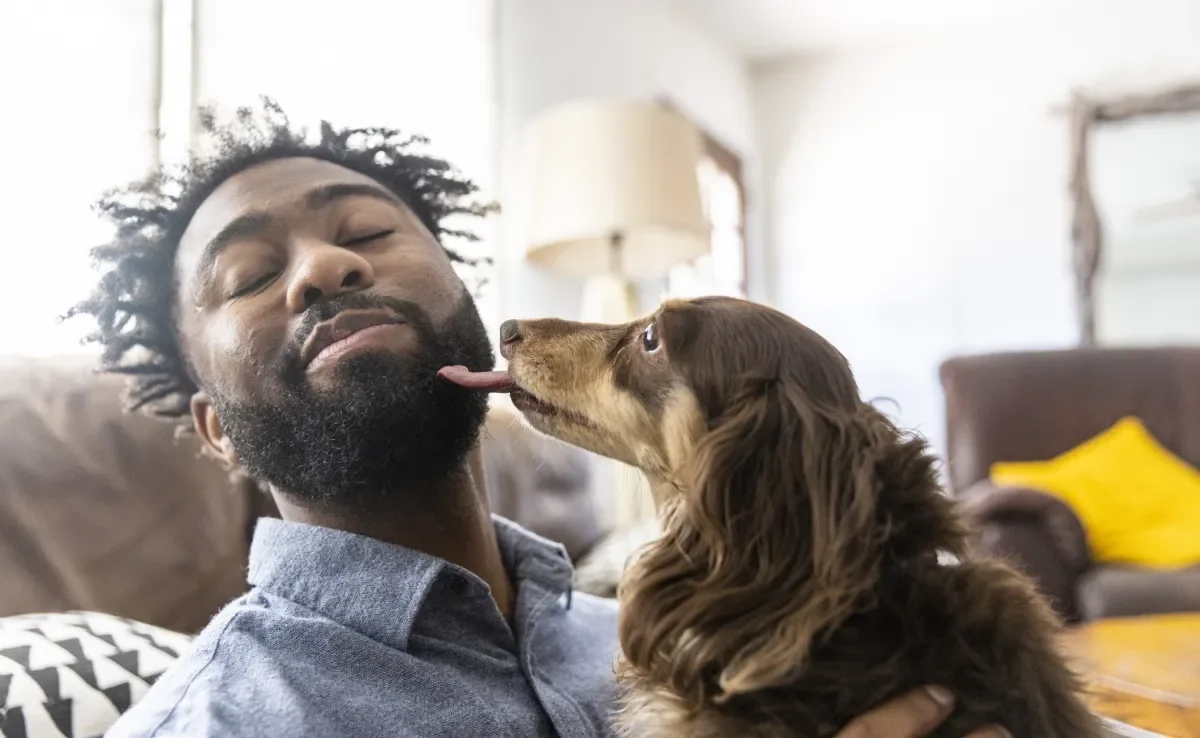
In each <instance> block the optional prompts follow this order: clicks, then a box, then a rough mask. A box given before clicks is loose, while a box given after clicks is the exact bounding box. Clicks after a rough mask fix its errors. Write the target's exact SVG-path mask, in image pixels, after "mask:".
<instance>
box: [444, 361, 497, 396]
mask: <svg viewBox="0 0 1200 738" xmlns="http://www.w3.org/2000/svg"><path fill="white" fill-rule="evenodd" d="M438 376H439V377H441V378H442V379H445V380H446V381H448V382H454V383H455V384H457V385H458V386H459V387H466V388H467V389H472V390H476V391H478V392H511V391H512V389H513V383H512V379H511V378H509V376H508V372H473V371H471V370H470V369H468V368H466V367H465V366H444V367H442V368H441V369H440V370H439V371H438Z"/></svg>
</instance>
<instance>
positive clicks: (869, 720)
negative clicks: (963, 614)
mask: <svg viewBox="0 0 1200 738" xmlns="http://www.w3.org/2000/svg"><path fill="white" fill-rule="evenodd" d="M953 710H954V695H953V694H951V693H950V691H949V690H948V689H945V688H944V687H925V688H923V689H915V690H913V691H912V692H909V693H908V694H905V695H902V696H900V697H897V698H896V699H894V700H892V701H891V702H887V703H884V704H883V705H880V706H879V707H877V708H875V709H874V710H872V711H871V712H869V713H867V714H866V715H863V716H861V717H859V718H858V719H857V720H855V721H854V722H852V723H850V724H849V725H847V726H846V727H845V729H844V730H842V732H841V733H838V734H837V736H836V738H921V736H924V735H927V734H928V733H930V732H931V731H932V730H934V729H935V728H937V727H938V726H939V725H941V724H942V722H943V721H944V720H945V719H946V718H948V717H949V716H950V713H951V711H953ZM964 738H1012V736H1011V735H1010V734H1009V732H1008V731H1007V730H1005V729H1004V728H1000V727H994V726H993V727H987V728H980V729H979V730H977V731H975V732H974V733H971V735H969V736H964Z"/></svg>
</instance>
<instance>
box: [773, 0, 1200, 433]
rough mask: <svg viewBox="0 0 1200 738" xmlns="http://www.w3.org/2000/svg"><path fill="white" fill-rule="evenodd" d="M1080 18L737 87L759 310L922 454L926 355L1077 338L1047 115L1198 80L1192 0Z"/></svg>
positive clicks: (1057, 135)
mask: <svg viewBox="0 0 1200 738" xmlns="http://www.w3.org/2000/svg"><path fill="white" fill-rule="evenodd" d="M1139 6H1140V7H1139ZM1094 8H1095V12H1094V13H1093V14H1092V15H1089V16H1086V17H1079V16H1074V17H1073V16H1069V15H1066V14H1054V13H1051V12H1047V13H1046V14H1045V15H1044V16H1041V17H1032V18H1025V19H1024V22H1022V23H1021V24H1019V25H1017V24H1011V23H1010V24H1003V23H997V24H993V25H991V26H990V27H984V28H980V29H978V30H976V31H972V32H970V33H955V34H948V33H947V34H941V35H936V34H935V35H932V36H927V37H922V38H918V39H912V40H910V41H907V42H905V43H896V44H893V45H887V46H884V45H880V46H875V47H873V48H867V49H857V50H843V51H837V52H832V53H826V54H821V55H816V56H809V57H802V58H793V59H785V60H778V61H774V62H771V63H769V64H764V65H762V66H760V67H758V68H756V70H755V73H754V98H755V118H756V121H757V123H758V129H757V130H758V134H759V150H760V154H761V159H762V161H763V162H764V169H763V177H764V182H765V183H766V185H765V187H766V190H765V191H766V195H767V208H768V212H769V217H768V222H767V239H768V244H769V247H768V248H769V254H770V264H769V268H770V269H771V270H772V273H773V274H774V275H775V278H774V282H773V285H772V287H773V293H772V294H773V295H774V297H775V298H776V300H777V302H778V304H779V305H780V306H781V307H782V308H783V309H785V310H786V311H788V312H789V313H791V314H792V315H794V316H796V317H798V318H799V319H801V320H803V321H805V322H807V323H809V324H810V325H812V326H813V327H814V328H815V329H817V330H818V331H820V332H822V333H823V334H824V335H826V336H827V337H828V338H829V339H830V340H832V341H833V342H834V343H835V344H837V345H838V346H839V348H841V349H842V350H843V351H844V352H845V353H846V355H847V356H848V358H849V359H850V361H851V363H852V364H853V366H854V369H855V371H856V373H857V375H858V377H859V380H860V384H861V387H862V390H863V392H864V394H865V395H867V396H871V397H878V396H884V397H890V398H892V399H894V400H895V401H896V403H897V405H898V407H897V406H893V405H885V406H884V407H885V408H887V409H889V410H893V409H894V410H896V412H897V414H898V416H899V418H900V420H901V421H902V423H903V424H904V425H907V426H910V427H915V428H917V429H918V430H919V431H921V432H922V433H924V434H925V435H927V436H928V437H929V438H930V440H931V441H932V442H933V443H934V444H935V446H937V447H938V448H940V447H941V446H942V443H943V437H944V429H943V409H942V396H941V389H940V385H939V383H938V379H937V366H938V363H939V362H940V361H941V360H942V359H943V358H945V357H947V356H949V355H951V354H957V353H963V352H982V351H991V350H1001V349H1013V348H1049V347H1061V346H1068V345H1072V344H1073V343H1074V342H1075V341H1076V340H1077V331H1076V323H1075V315H1074V310H1073V305H1072V297H1071V295H1072V292H1071V282H1070V271H1069V257H1068V251H1067V248H1068V246H1067V244H1068V241H1067V237H1068V211H1067V202H1066V195H1065V191H1066V181H1067V179H1066V177H1067V171H1066V170H1067V135H1066V125H1065V122H1064V121H1063V120H1062V119H1061V118H1057V117H1054V116H1052V115H1051V114H1050V112H1049V109H1050V107H1051V106H1052V105H1054V104H1057V103H1060V102H1062V101H1064V100H1065V99H1066V97H1067V95H1068V94H1069V91H1070V90H1071V89H1072V88H1073V87H1075V86H1076V85H1093V84H1099V85H1124V84H1130V85H1144V84H1147V83H1150V82H1156V81H1164V80H1165V81H1171V80H1176V79H1178V75H1179V74H1181V73H1183V72H1186V71H1189V70H1190V71H1191V72H1193V73H1200V44H1197V40H1198V38H1197V29H1198V26H1197V22H1196V20H1197V17H1196V11H1195V3H1194V2H1186V1H1185V0H1161V1H1160V2H1153V3H1144V4H1142V3H1132V2H1123V1H1122V2H1110V1H1107V0H1106V1H1105V2H1097V3H1094Z"/></svg>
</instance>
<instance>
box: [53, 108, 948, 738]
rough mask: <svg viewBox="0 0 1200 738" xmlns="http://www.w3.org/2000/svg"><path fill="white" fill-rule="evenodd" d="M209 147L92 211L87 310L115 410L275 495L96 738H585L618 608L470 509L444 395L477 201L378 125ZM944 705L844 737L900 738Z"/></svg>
mask: <svg viewBox="0 0 1200 738" xmlns="http://www.w3.org/2000/svg"><path fill="white" fill-rule="evenodd" d="M204 123H205V133H206V135H207V136H208V137H209V138H210V139H211V141H212V142H213V144H214V145H215V151H214V153H213V154H212V155H211V156H209V157H207V158H202V159H196V160H194V161H193V162H192V164H191V165H190V166H189V167H188V168H186V169H185V170H184V171H183V172H181V173H178V174H175V175H172V176H156V177H154V178H152V179H150V180H147V181H146V182H143V183H141V184H138V185H135V186H133V187H132V188H131V189H130V190H128V191H126V192H123V193H117V194H114V195H111V196H109V197H108V198H106V199H105V201H104V202H103V203H102V204H101V209H102V211H103V212H104V213H106V214H107V215H108V216H109V217H110V218H111V219H112V220H113V221H114V223H115V224H116V226H117V235H116V237H115V240H114V241H113V242H112V243H111V244H108V245H105V246H102V247H100V248H99V249H97V250H96V252H95V256H96V257H97V258H98V260H99V261H100V262H101V263H102V264H105V265H106V268H107V271H106V273H105V274H104V276H103V278H102V280H101V283H100V287H99V289H98V290H97V291H96V293H95V294H94V295H93V297H92V298H91V299H90V300H88V301H87V302H85V303H83V304H82V305H80V306H79V307H78V308H77V309H76V310H75V311H74V312H75V313H77V314H89V315H91V316H93V317H94V318H95V319H96V321H97V323H98V325H99V330H98V331H97V333H96V336H95V337H96V340H98V341H99V342H100V344H101V345H102V347H103V349H104V353H103V363H104V367H105V368H106V369H107V370H109V371H115V372H122V373H125V374H127V375H130V376H131V377H132V383H131V387H130V399H131V400H132V405H133V406H134V407H141V408H145V409H148V410H150V411H152V412H155V413H157V414H158V415H160V416H163V417H165V418H169V419H172V420H175V421H177V422H179V423H181V424H182V425H183V426H185V427H189V428H192V429H194V430H195V432H196V433H198V434H199V436H200V438H201V440H202V441H203V444H204V447H205V448H206V449H208V450H209V451H210V452H211V453H212V454H214V455H215V456H216V457H218V458H219V459H221V460H222V461H224V462H225V463H226V464H228V465H229V466H230V467H232V468H237V469H239V470H242V471H244V472H245V473H248V474H250V475H252V476H253V477H254V478H255V479H257V480H259V481H260V482H262V483H263V484H264V485H266V486H267V487H268V488H269V489H270V492H271V494H272V495H273V496H274V498H275V500H276V502H277V503H278V506H279V509H280V512H281V515H282V520H281V521H276V520H264V521H262V522H261V523H260V524H259V526H258V529H257V530H256V532H255V538H254V542H253V546H252V550H251V555H250V571H249V580H250V583H251V585H252V589H251V591H250V592H249V593H248V594H247V595H245V596H244V597H242V598H240V599H238V600H237V601H235V602H234V603H232V604H231V605H229V606H228V607H227V608H225V610H224V611H222V612H221V613H220V614H219V615H218V616H217V617H216V618H214V620H213V622H212V623H211V624H210V625H209V626H208V627H207V628H206V629H205V630H204V631H203V632H202V633H201V634H200V635H199V637H198V638H197V640H196V643H195V648H194V650H193V651H192V652H191V653H190V654H188V655H187V656H185V657H184V658H183V659H182V660H181V661H180V663H178V664H177V665H176V666H175V668H173V669H172V670H171V671H169V672H168V673H167V674H166V675H164V676H163V677H162V678H161V679H160V680H159V681H158V683H156V684H155V685H154V687H153V688H152V689H151V691H150V692H149V693H148V694H147V695H146V696H145V697H144V698H143V699H142V700H141V701H140V702H139V703H138V704H136V705H135V706H134V707H133V709H132V710H131V711H130V712H129V713H128V714H127V715H126V716H125V717H124V718H122V719H121V720H120V721H119V723H118V724H117V726H116V727H114V728H113V730H112V731H111V732H110V734H109V735H111V736H158V737H160V738H163V737H166V736H234V737H236V736H289V737H297V738H298V737H300V736H321V737H325V736H362V737H364V738H365V737H370V736H381V737H382V736H390V737H394V736H413V737H414V738H430V737H433V736H456V737H458V738H467V737H470V736H481V737H483V736H487V737H492V736H550V735H562V736H599V735H606V734H608V733H609V731H610V727H609V715H610V712H611V710H612V708H613V704H614V693H615V689H614V679H613V666H614V661H615V658H616V655H617V650H618V646H617V642H616V628H615V619H616V610H615V605H614V604H613V603H611V602H609V601H605V600H601V599H598V598H593V597H589V596H586V595H583V594H572V592H571V566H570V564H569V562H568V561H567V558H566V555H565V553H564V551H563V549H562V547H561V546H557V545H554V544H551V543H549V542H547V541H545V540H542V539H540V538H537V537H535V536H533V535H531V534H529V533H527V532H525V531H523V530H521V529H519V528H518V527H516V526H515V525H512V524H510V523H507V522H505V521H501V520H494V519H493V518H492V517H491V516H490V515H489V511H488V508H487V503H486V496H485V494H484V490H483V487H482V485H483V479H482V475H481V474H480V464H479V462H478V457H477V455H476V454H475V453H474V451H475V447H476V443H477V440H478V436H479V433H480V429H481V426H482V423H483V420H484V417H485V413H486V411H487V400H486V397H485V396H482V395H479V394H475V393H471V392H469V391H466V390H463V389H461V388H458V387H455V386H453V385H451V384H449V383H446V382H443V381H441V380H438V379H437V378H436V374H437V371H438V370H439V369H440V368H441V367H444V366H451V365H465V366H467V367H468V368H470V369H473V370H486V369H490V368H491V367H492V363H493V355H492V350H491V344H490V342H489V340H488V337H487V335H486V333H485V331H484V327H483V325H482V323H481V321H480V318H479V315H478V313H477V312H476V310H475V306H474V304H473V302H472V300H471V296H470V294H469V292H468V291H467V289H466V287H465V286H464V284H463V282H462V281H461V280H460V279H459V277H458V276H457V275H456V273H455V271H454V269H453V263H454V262H465V261H466V260H464V259H462V258H460V257H459V256H458V255H456V254H455V253H454V252H452V251H449V250H447V249H446V248H444V247H443V246H442V245H441V239H442V237H443V236H445V235H448V234H451V233H453V232H452V231H450V230H448V229H447V219H448V218H451V217H452V216H460V215H480V214H483V213H484V212H485V211H486V208H485V207H483V206H481V205H478V204H476V203H474V202H472V201H470V200H469V198H470V196H471V195H472V194H473V193H474V192H475V188H474V186H473V185H472V184H471V183H470V182H469V181H467V180H464V179H462V178H460V177H459V176H457V175H456V174H455V173H453V171H452V170H451V169H450V168H449V167H448V165H446V164H445V163H444V162H441V161H438V160H435V159H431V158H428V157H426V156H423V155H421V154H419V153H417V152H416V151H414V150H413V149H412V146H411V144H412V141H410V140H407V139H405V138H404V137H402V136H400V134H399V133H397V132H395V131H390V130H379V129H360V130H337V129H334V128H332V127H331V126H328V125H323V126H322V130H321V132H320V137H319V140H315V141H313V140H306V139H305V137H304V134H303V133H302V132H297V131H295V130H293V129H292V128H291V127H290V126H289V123H288V121H287V119H286V117H285V116H284V115H283V113H282V112H281V111H280V110H279V108H278V107H276V106H275V105H273V104H270V103H268V104H266V106H265V107H264V109H263V110H262V111H261V114H260V115H258V116H256V115H254V114H253V112H252V111H244V113H243V114H241V115H239V116H238V118H237V120H236V121H235V122H234V123H233V124H231V125H229V126H220V125H218V124H216V123H215V122H214V121H213V119H212V118H211V117H210V116H206V117H205V120H204ZM951 701H952V699H951V697H950V695H949V694H948V693H947V692H945V691H944V690H936V689H935V690H930V691H921V692H918V693H915V694H913V695H911V696H909V697H907V698H905V699H902V700H898V701H897V702H895V703H893V704H891V705H888V706H886V707H884V708H881V709H880V710H879V711H877V712H876V713H875V714H873V715H870V716H865V717H864V718H863V719H862V720H861V721H860V722H859V723H857V724H856V725H854V726H851V727H849V728H847V730H846V732H845V734H844V735H845V736H847V738H849V737H852V736H863V737H866V736H882V735H887V736H896V737H900V738H902V737H903V736H916V735H919V734H920V733H922V732H924V731H927V730H929V729H932V728H933V727H934V726H936V724H938V723H939V722H940V721H941V720H942V719H943V718H944V717H945V716H946V714H947V713H948V711H949V709H950V703H951Z"/></svg>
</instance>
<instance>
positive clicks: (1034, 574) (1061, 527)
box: [961, 481, 1092, 622]
mask: <svg viewBox="0 0 1200 738" xmlns="http://www.w3.org/2000/svg"><path fill="white" fill-rule="evenodd" d="M961 499H962V503H963V510H964V512H965V513H966V515H967V518H968V520H969V521H970V522H971V524H972V526H973V527H974V528H975V529H976V531H977V537H976V540H975V541H974V543H975V544H976V546H977V548H978V549H980V550H981V551H982V552H983V553H985V554H987V555H992V556H997V557H999V558H1003V559H1005V560H1006V561H1008V562H1009V563H1011V564H1012V565H1013V566H1015V567H1016V568H1017V569H1019V570H1020V571H1022V572H1023V573H1025V574H1026V575H1027V576H1029V577H1031V578H1032V579H1033V580H1034V581H1035V582H1036V583H1037V585H1038V589H1039V590H1041V592H1042V593H1043V594H1044V595H1045V596H1046V597H1047V598H1049V600H1050V601H1051V603H1052V604H1053V605H1054V608H1055V610H1057V611H1058V613H1059V614H1060V615H1061V616H1062V617H1063V618H1064V619H1066V620H1067V621H1068V622H1073V621H1076V620H1078V619H1079V617H1080V613H1079V608H1078V604H1077V602H1076V584H1077V581H1078V579H1079V577H1080V576H1082V575H1083V573H1084V572H1086V571H1087V570H1088V569H1089V568H1090V567H1091V565H1092V561H1091V554H1090V551H1089V549H1088V544H1087V535H1086V533H1085V531H1084V529H1083V525H1082V524H1081V523H1080V522H1079V518H1078V517H1076V516H1075V513H1074V512H1073V511H1072V510H1071V508H1070V507H1068V506H1067V505H1066V504H1064V503H1063V502H1062V501H1061V500H1058V499H1057V498H1055V497H1053V496H1051V495H1048V494H1046V493H1044V492H1040V491H1038V490H1034V489H1028V488H1022V487H997V486H995V485H993V484H992V483H991V482H986V481H985V482H980V483H978V484H976V485H974V486H972V487H971V488H970V489H968V490H967V491H966V493H965V494H964V495H963V496H962V498H961Z"/></svg>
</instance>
